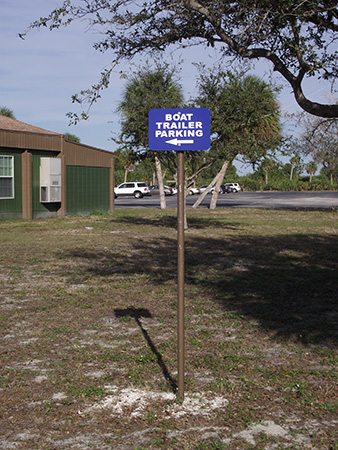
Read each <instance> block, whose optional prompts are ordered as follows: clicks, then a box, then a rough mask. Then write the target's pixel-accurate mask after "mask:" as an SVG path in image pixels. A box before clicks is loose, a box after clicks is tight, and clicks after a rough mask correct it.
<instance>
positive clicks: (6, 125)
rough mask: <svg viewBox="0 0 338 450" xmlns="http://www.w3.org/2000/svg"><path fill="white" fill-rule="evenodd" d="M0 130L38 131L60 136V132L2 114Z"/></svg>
mask: <svg viewBox="0 0 338 450" xmlns="http://www.w3.org/2000/svg"><path fill="white" fill-rule="evenodd" d="M0 130H8V131H26V132H28V133H39V134H53V135H55V136H62V135H60V133H55V132H54V131H49V130H44V129H43V128H39V127H34V126H33V125H29V124H28V123H24V122H19V121H18V120H15V119H11V118H10V117H6V116H2V115H1V114H0Z"/></svg>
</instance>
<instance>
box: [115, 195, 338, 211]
mask: <svg viewBox="0 0 338 450" xmlns="http://www.w3.org/2000/svg"><path fill="white" fill-rule="evenodd" d="M198 198H199V196H198V195H188V196H187V207H188V208H189V207H192V205H193V204H194V203H195V202H196V201H197V199H198ZM210 200H211V195H207V196H206V198H205V199H204V200H203V201H202V203H201V205H200V207H202V208H208V207H209V204H210ZM166 204H167V207H168V208H174V207H176V205H177V196H176V195H173V196H167V197H166ZM159 206H160V198H159V196H151V197H143V198H141V199H135V198H134V197H123V198H117V199H115V207H116V208H118V209H120V208H137V207H141V208H148V207H153V208H156V207H159ZM217 207H218V208H276V209H332V208H334V209H335V208H338V192H335V191H325V192H238V193H236V194H220V195H219V197H218V201H217Z"/></svg>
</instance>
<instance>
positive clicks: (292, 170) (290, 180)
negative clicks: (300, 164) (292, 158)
mask: <svg viewBox="0 0 338 450" xmlns="http://www.w3.org/2000/svg"><path fill="white" fill-rule="evenodd" d="M293 169H294V167H293V165H291V173H290V181H291V180H292V175H293Z"/></svg>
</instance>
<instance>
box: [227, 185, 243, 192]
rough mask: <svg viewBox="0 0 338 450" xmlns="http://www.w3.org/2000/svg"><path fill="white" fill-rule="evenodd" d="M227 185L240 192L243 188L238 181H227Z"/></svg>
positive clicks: (233, 190)
mask: <svg viewBox="0 0 338 450" xmlns="http://www.w3.org/2000/svg"><path fill="white" fill-rule="evenodd" d="M225 186H229V187H230V188H231V189H232V192H238V191H240V190H241V187H240V185H239V184H238V183H225Z"/></svg>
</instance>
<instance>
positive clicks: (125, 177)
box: [123, 169, 129, 183]
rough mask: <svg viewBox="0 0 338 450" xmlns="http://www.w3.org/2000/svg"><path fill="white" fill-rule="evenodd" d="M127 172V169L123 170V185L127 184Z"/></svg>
mask: <svg viewBox="0 0 338 450" xmlns="http://www.w3.org/2000/svg"><path fill="white" fill-rule="evenodd" d="M128 172H129V170H128V169H124V180H123V183H126V182H127V178H128Z"/></svg>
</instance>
